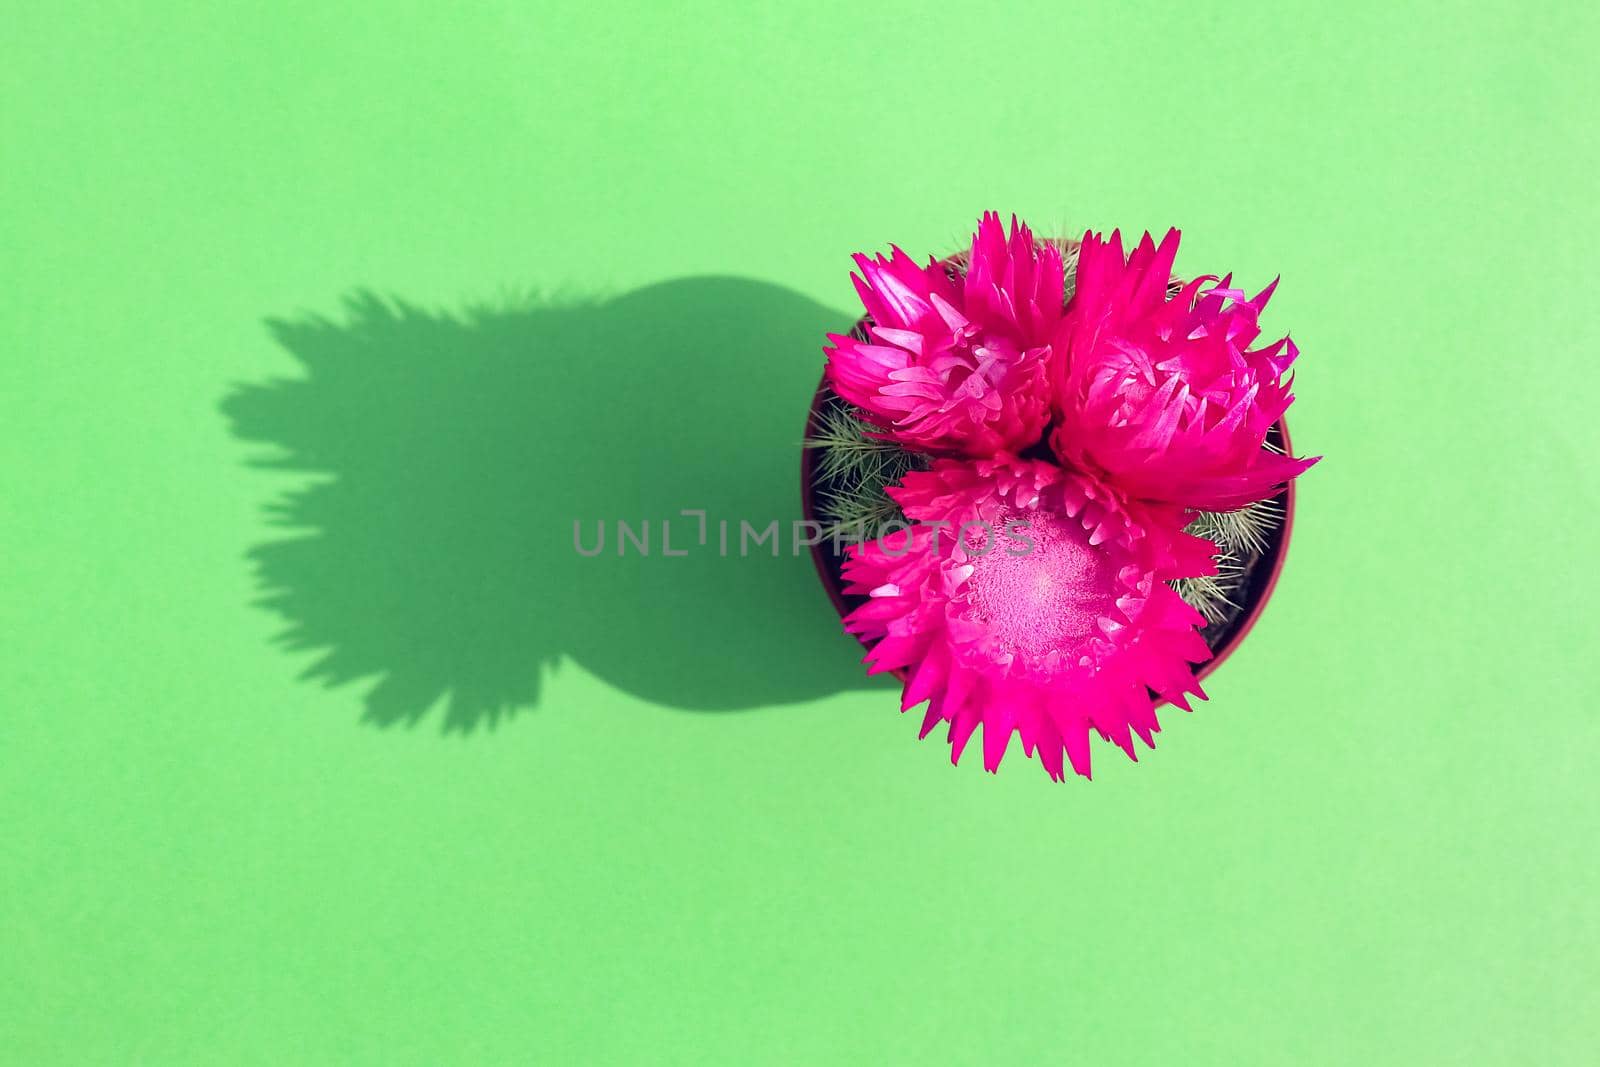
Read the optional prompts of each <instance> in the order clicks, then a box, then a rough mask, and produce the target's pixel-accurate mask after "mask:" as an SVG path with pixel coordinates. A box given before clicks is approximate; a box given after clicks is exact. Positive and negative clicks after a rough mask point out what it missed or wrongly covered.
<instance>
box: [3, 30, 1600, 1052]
mask: <svg viewBox="0 0 1600 1067" xmlns="http://www.w3.org/2000/svg"><path fill="white" fill-rule="evenodd" d="M644 6H645V5H627V6H625V5H620V4H618V5H607V4H604V3H601V4H595V3H588V4H581V5H571V6H565V5H562V6H556V5H539V4H535V5H531V6H530V5H513V4H508V3H497V4H484V5H476V4H474V5H454V4H439V3H436V2H414V3H405V4H388V5H382V6H379V5H372V4H355V5H349V4H339V5H334V4H326V3H314V2H295V3H280V4H274V5H269V6H268V7H264V8H262V9H261V10H247V9H246V7H245V6H244V5H238V6H236V7H235V8H234V9H233V10H231V11H230V10H225V6H224V5H219V6H216V7H214V8H213V7H212V6H211V5H198V4H196V5H188V4H170V3H169V4H165V5H156V4H135V3H99V4H93V5H82V7H81V9H80V10H72V9H70V7H71V5H63V4H23V3H19V2H11V3H6V4H4V8H5V11H4V15H3V18H0V21H3V22H4V24H5V25H6V30H5V32H4V34H3V37H0V101H3V104H0V294H3V296H0V405H3V418H0V560H3V561H4V564H3V566H4V575H5V578H4V587H3V592H0V681H3V690H0V692H3V697H0V700H3V705H4V714H3V715H0V842H3V843H4V851H5V862H4V865H3V874H0V984H3V988H4V990H5V992H4V994H3V995H0V1061H4V1062H6V1063H18V1064H54V1063H61V1064H92V1063H124V1062H142V1063H152V1064H188V1063H197V1064H212V1063H262V1064H286V1063H373V1064H404V1063H418V1064H443V1063H514V1062H549V1063H580V1062H595V1063H613V1062H615V1063H627V1062H637V1063H668V1062H683V1063H715V1062H730V1063H833V1062H838V1063H897V1062H919V1063H920V1062H934V1063H943V1062H950V1063H995V1062H1069V1063H1129V1064H1145V1063H1149V1064H1173V1063H1217V1064H1243V1063H1268V1064H1278V1063H1307V1064H1340V1065H1343V1064H1351V1063H1368V1062H1376V1063H1396V1064H1420V1063H1452V1062H1464V1063H1465V1062H1470V1063H1489V1064H1502V1063H1540V1064H1576V1063H1590V1062H1594V1059H1593V1057H1594V1055H1595V1050H1596V1048H1597V1047H1600V1042H1597V1038H1600V1024H1597V1023H1596V1019H1597V1018H1600V966H1597V963H1596V960H1597V958H1600V954H1597V952H1596V948H1597V941H1600V895H1597V890H1600V885H1597V876H1596V874H1597V861H1596V855H1595V842H1596V839H1597V831H1600V803H1597V796H1596V786H1595V781H1596V778H1595V761H1596V758H1597V757H1600V730H1597V725H1596V723H1597V719H1596V716H1595V713H1594V711H1593V707H1592V699H1591V694H1592V693H1593V692H1594V690H1595V688H1596V683H1597V682H1600V676H1597V675H1600V672H1597V668H1596V665H1595V658H1594V647H1595V640H1596V637H1597V636H1600V635H1597V633H1596V627H1595V624H1594V622H1593V616H1594V609H1593V604H1592V602H1593V600H1594V596H1595V594H1596V592H1597V591H1600V589H1597V582H1596V579H1595V568H1594V565H1593V559H1592V555H1593V552H1594V550H1595V546H1596V543H1597V537H1596V533H1597V530H1596V522H1595V518H1594V516H1595V508H1596V504H1597V499H1596V488H1597V476H1596V472H1595V460H1594V456H1595V454H1596V448H1597V446H1600V437H1597V432H1596V429H1595V426H1596V423H1595V420H1594V417H1593V412H1594V396H1593V389H1594V371H1593V366H1594V359H1595V352H1596V345H1597V342H1600V328H1597V326H1596V320H1595V318H1594V316H1593V308H1594V293H1595V291H1596V287H1595V283H1594V278H1595V247H1596V239H1597V237H1600V233H1597V226H1596V223H1597V221H1600V220H1597V213H1600V212H1597V207H1596V205H1597V200H1596V197H1595V196H1594V176H1595V174H1596V172H1597V166H1600V152H1597V133H1596V130H1597V127H1596V124H1595V122H1594V113H1593V101H1594V100H1595V99H1596V92H1597V90H1600V84H1597V80H1596V78H1595V75H1594V73H1593V69H1594V68H1593V66H1592V57H1593V55H1594V54H1595V53H1596V51H1597V49H1600V23H1597V18H1596V14H1595V11H1594V9H1593V8H1592V5H1579V4H1575V3H1568V4H1556V5H1546V6H1544V7H1543V8H1538V9H1529V8H1528V7H1526V6H1525V5H1520V4H1510V3H1504V4H1486V5H1485V4H1479V5H1471V6H1470V7H1468V6H1464V5H1456V4H1447V3H1436V4H1405V3H1399V4H1397V3H1394V2H1393V0H1385V2H1381V3H1357V4H1347V5H1342V6H1340V7H1339V8H1337V9H1336V10H1324V9H1320V8H1319V9H1313V8H1311V7H1305V8H1297V7H1296V6H1295V5H1276V6H1272V7H1263V8H1262V9H1260V10H1245V9H1240V8H1229V9H1212V8H1207V7H1205V6H1203V5H1194V4H1171V5H1154V4H1149V3H1135V4H1122V5H1111V4H1103V5H1095V6H1093V7H1085V8H1082V9H1080V10H1074V9H1073V7H1072V6H1071V5H1062V4H1060V3H1040V4H1022V5H1013V6H1006V5H999V6H996V5H976V6H972V7H971V9H970V11H967V12H965V13H963V14H960V15H951V14H946V13H942V11H943V9H942V8H941V7H940V6H939V5H928V4H893V5H889V4H875V5H861V4H858V3H854V2H850V3H834V2H826V3H807V4H795V5H788V6H785V7H783V8H774V9H772V10H769V11H765V12H756V11H752V10H750V9H749V6H748V5H737V4H728V5H720V4H710V5H706V4H693V3H691V4H675V5H664V6H660V7H659V8H658V9H655V10H640V8H643V7H644ZM862 7H871V8H872V10H871V11H863V10H861V8H862ZM208 8H209V9H208ZM991 207H992V208H996V209H999V210H1002V211H1006V212H1010V211H1018V212H1020V213H1022V214H1023V215H1024V216H1025V217H1027V218H1029V219H1031V220H1033V221H1034V222H1035V224H1036V225H1038V226H1039V227H1041V228H1043V229H1047V230H1063V229H1064V230H1067V231H1081V229H1082V228H1084V227H1086V226H1091V225H1092V226H1095V227H1099V228H1107V229H1108V228H1110V227H1112V226H1121V227H1123V228H1124V230H1128V229H1133V230H1142V229H1144V228H1146V227H1149V228H1153V229H1154V228H1164V227H1166V226H1168V225H1173V224H1176V225H1180V226H1182V227H1183V228H1184V230H1185V243H1184V248H1183V251H1182V253H1181V259H1180V267H1185V266H1187V267H1188V268H1190V269H1193V270H1217V269H1222V270H1228V269H1231V270H1234V271H1236V272H1237V274H1238V276H1239V277H1240V278H1241V279H1242V280H1244V281H1245V282H1246V283H1247V284H1252V285H1253V284H1259V283H1264V282H1266V281H1268V280H1270V278H1271V277H1272V276H1273V275H1274V274H1278V273H1280V272H1281V274H1282V276H1283V283H1282V285H1281V287H1280V289H1279V292H1278V295H1277V297H1276V298H1275V300H1274V303H1273V307H1272V309H1271V310H1270V312H1269V314H1268V320H1267V325H1268V328H1269V329H1277V330H1279V331H1282V330H1291V329H1292V332H1293V334H1294V336H1295V338H1296V340H1297V341H1298V342H1299V343H1300V344H1301V345H1302V347H1303V350H1304V355H1303V357H1302V360H1301V368H1300V376H1299V378H1298V389H1297V392H1298V394H1299V396H1300V402H1299V403H1298V404H1297V406H1296V408H1295V409H1294V412H1293V415H1292V425H1293V429H1294V434H1295V440H1296V443H1297V444H1298V445H1300V446H1302V447H1303V449H1305V450H1306V451H1308V452H1312V453H1322V454H1325V455H1326V456H1327V459H1326V460H1325V461H1324V462H1323V463H1322V464H1321V465H1320V466H1318V467H1317V468H1315V469H1314V470H1312V471H1311V472H1310V474H1309V475H1307V477H1306V478H1305V480H1304V483H1303V487H1302V495H1301V499H1300V510H1299V514H1298V517H1297V524H1296V529H1295V536H1294V543H1293V547H1292V550H1291V552H1290V559H1289V564H1288V568H1287V570H1286V572H1285V575H1284V578H1283V581H1282V583H1281V584H1280V586H1279V588H1278V593H1277V595H1276V597H1275V598H1274V600H1273V603H1272V605H1271V606H1270V608H1269V609H1268V611H1267V613H1266V615H1265V616H1264V619H1263V621H1262V623H1261V624H1260V625H1259V626H1258V627H1257V629H1256V630H1255V632H1254V633H1253V634H1252V635H1251V637H1250V638H1249V640H1248V641H1247V642H1246V643H1245V645H1244V646H1243V648H1242V649H1241V650H1240V651H1239V652H1238V653H1237V655H1236V657H1235V658H1234V659H1233V660H1231V661H1230V662H1229V663H1228V664H1227V666H1226V667H1225V668H1224V669H1223V670H1222V671H1221V672H1219V673H1218V674H1217V675H1216V676H1215V677H1214V679H1213V680H1212V682H1211V683H1210V684H1209V689H1210V691H1211V695H1212V700H1211V701H1210V702H1209V703H1207V704H1203V705H1201V706H1200V710H1199V711H1198V712H1196V713H1195V714H1194V715H1192V716H1191V715H1184V714H1181V713H1178V712H1172V711H1169V712H1167V713H1166V714H1165V716H1164V718H1165V722H1166V729H1165V731H1164V732H1163V733H1162V735H1161V738H1160V746H1159V748H1158V749H1157V750H1156V751H1154V752H1152V753H1148V754H1146V755H1143V756H1142V757H1141V759H1140V762H1139V763H1138V764H1137V765H1135V764H1130V763H1128V762H1127V761H1126V760H1124V759H1123V758H1122V757H1121V756H1120V755H1119V754H1117V753H1116V752H1115V751H1114V750H1111V749H1109V748H1108V747H1107V746H1100V747H1099V748H1097V750H1096V756H1097V773H1096V777H1095V781H1094V782H1093V783H1085V782H1082V781H1072V782H1068V783H1067V784H1066V785H1064V786H1058V785H1053V784H1052V783H1050V782H1049V781H1048V780H1047V779H1046V778H1045V776H1044V774H1043V773H1042V772H1041V771H1040V770H1039V768H1038V766H1037V764H1036V763H1033V762H1031V761H1028V760H1025V759H1023V758H1022V756H1021V753H1020V752H1019V751H1016V750H1015V749H1014V750H1013V752H1012V753H1011V755H1010V757H1009V758H1008V760H1007V762H1006V765H1005V766H1004V768H1003V769H1002V772H1001V773H1000V774H999V775H998V776H997V777H991V776H989V775H987V774H984V773H983V772H982V771H981V769H980V767H979V766H978V765H977V761H976V760H971V761H969V763H968V764H967V765H964V766H963V767H961V768H959V769H955V770H953V769H951V768H950V766H949V765H948V762H947V750H946V748H945V747H944V745H943V743H942V742H941V741H939V740H938V739H937V738H934V739H930V740H929V741H927V742H924V743H921V744H918V743H917V742H916V740H915V733H916V727H917V722H916V721H915V719H913V718H912V717H909V716H906V717H902V716H900V715H898V714H897V713H896V711H895V701H894V694H893V693H892V692H891V691H890V690H888V689H886V688H885V687H883V686H874V685H868V684H866V683H864V682H863V681H861V680H860V679H858V677H857V668H856V666H855V663H854V659H855V654H854V653H853V651H852V646H851V644H850V642H849V641H847V640H846V639H845V638H843V637H842V636H839V635H838V634H837V630H836V628H835V624H834V621H833V619H832V617H831V615H830V611H829V608H828V606H827V604H826V602H825V600H824V599H823V596H822V594H821V592H820V590H819V588H818V587H817V586H816V584H815V580H814V577H813V576H812V575H811V573H810V571H809V564H808V562H807V561H806V560H804V559H793V558H789V557H785V558H783V559H780V560H778V561H776V562H774V561H772V560H771V559H765V560H756V559H751V560H743V561H740V560H728V561H719V560H710V561H708V560H707V559H705V558H704V557H699V556H697V557H691V558H689V559H687V560H676V559H673V560H663V559H659V558H657V559H651V560H649V561H648V563H645V562H639V561H617V560H615V559H614V558H612V559H609V560H608V559H595V560H580V559H578V558H577V557H576V556H575V555H574V553H573V552H572V550H571V543H570V534H571V530H570V521H571V519H572V518H575V517H585V518H589V519H594V518H600V517H620V518H628V519H635V520H637V519H640V518H652V519H659V518H663V517H666V516H668V515H671V514H674V513H675V512H676V510H677V509H678V508H694V507H707V508H710V509H712V512H713V515H712V517H713V519H715V518H716V517H718V515H719V514H720V515H721V516H724V517H735V518H737V517H744V516H742V515H740V514H739V512H740V511H745V510H748V511H755V512H757V513H758V514H757V515H756V516H752V517H763V516H764V514H765V513H766V512H771V511H775V512H776V515H777V517H784V518H787V517H789V516H790V515H791V514H792V513H793V511H794V509H795V507H796V503H795V499H794V498H795V495H796V487H795V484H794V467H795V460H796V453H795V451H794V447H795V441H796V438H797V437H798V436H799V432H800V423H801V420H802V417H803V414H804V409H805V407H806V404H807V402H808V400H809V395H808V391H809V387H810V383H811V382H812V381H813V380H814V378H815V375H816V373H817V371H818V369H819V365H820V356H819V352H818V342H819V336H818V335H819V334H820V332H821V331H822V330H824V329H826V328H828V327H829V326H838V325H840V324H843V323H846V322H848V321H849V320H850V318H851V317H852V315H853V312H852V311H851V305H852V295H851V292H850V287H849V283H848V280H847V276H846V270H847V267H848V262H847V259H846V256H847V254H848V253H849V252H851V251H854V250H857V249H878V248H881V247H883V246H885V245H886V244H887V243H888V242H890V241H895V242H898V243H900V244H902V245H903V246H904V247H906V248H907V249H909V250H912V251H913V252H916V253H918V254H924V253H927V252H934V251H944V250H947V249H949V248H950V247H952V246H953V243H954V242H955V241H956V240H957V239H958V238H959V237H960V236H961V235H962V234H963V233H964V232H966V231H967V230H968V228H969V227H970V226H971V225H972V223H973V222H974V221H975V220H976V218H977V215H978V213H979V212H980V211H982V210H983V209H985V208H991ZM706 276H721V278H720V280H718V279H716V278H713V279H711V280H708V279H707V277H706ZM658 283H668V284H665V285H658ZM363 290H370V291H371V292H374V293H376V294H378V297H373V298H361V299H365V300H367V302H366V303H358V304H357V305H356V306H355V309H354V310H353V311H352V312H348V313H347V312H346V311H344V310H341V301H342V300H344V299H345V298H347V297H349V296H351V294H354V293H359V292H361V291H363ZM529 293H532V294H536V295H533V296H528V295H526V294H529ZM516 294H522V295H520V296H519V295H516ZM380 298H381V299H380ZM390 298H397V299H398V300H399V301H402V302H403V303H404V305H405V307H406V308H408V309H409V310H397V307H396V305H395V304H393V303H386V302H384V301H388V300H389V299H390ZM469 308H477V309H479V310H478V311H477V312H476V314H475V317H474V316H472V315H469V314H468V311H467V309H469ZM419 309H426V310H419ZM435 312H448V313H450V315H451V316H453V317H451V318H449V319H441V318H440V317H438V316H437V315H435V314H433V313H435ZM352 314H353V315H354V316H355V317H354V318H351V317H350V316H351V315H352ZM317 315H322V316H325V317H326V321H325V322H323V323H322V324H321V325H318V324H316V321H315V316H317ZM268 320H273V321H275V322H276V323H277V324H278V325H277V326H276V327H272V326H269V325H268ZM275 380H280V381H287V382H289V383H291V384H280V385H278V386H271V385H270V383H272V382H273V381H275ZM295 382H298V384H293V383H295ZM275 460H278V461H286V462H287V463H288V465H289V466H288V469H273V468H272V467H271V466H270V464H271V463H273V462H274V461H275ZM264 463H265V464H268V466H263V465H262V464H264ZM273 508H276V509H277V510H275V511H274V510H272V509H273ZM280 521H287V522H291V523H298V524H301V526H302V528H299V529H289V528H286V527H284V526H282V525H278V524H277V523H278V522H280ZM675 532H676V530H675ZM263 598H265V599H266V602H265V603H262V600H263ZM286 631H288V634H287V636H285V632H286Z"/></svg>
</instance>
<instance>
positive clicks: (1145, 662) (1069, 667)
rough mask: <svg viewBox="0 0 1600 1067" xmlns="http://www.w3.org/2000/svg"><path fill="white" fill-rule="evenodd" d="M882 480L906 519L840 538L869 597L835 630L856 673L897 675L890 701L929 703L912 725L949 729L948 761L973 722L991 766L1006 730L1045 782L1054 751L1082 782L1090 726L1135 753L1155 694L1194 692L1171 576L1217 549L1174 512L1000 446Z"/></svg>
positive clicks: (1193, 644) (1198, 570)
mask: <svg viewBox="0 0 1600 1067" xmlns="http://www.w3.org/2000/svg"><path fill="white" fill-rule="evenodd" d="M890 493H891V495H892V496H894V498H895V500H896V501H897V502H898V503H899V504H900V505H901V507H902V508H903V509H904V511H905V514H906V516H907V518H908V519H911V520H912V521H913V522H915V523H916V525H915V526H914V527H912V528H911V529H910V530H900V531H898V532H896V533H891V534H889V535H887V536H884V537H882V538H880V539H878V540H877V541H873V542H869V543H866V544H862V545H859V546H855V547H853V548H852V549H850V551H849V558H848V560H847V561H846V563H845V565H844V577H845V581H846V583H847V585H846V591H847V592H850V593H853V594H856V595H860V596H865V597H867V598H868V600H867V602H866V603H865V604H863V605H862V606H861V607H859V608H857V609H856V610H855V611H853V612H851V613H850V614H849V615H848V616H847V617H846V618H845V628H846V629H847V630H849V631H850V632H852V633H855V634H857V635H858V636H860V637H861V638H862V640H863V641H866V642H870V643H871V648H870V651H869V652H868V653H867V655H866V658H865V661H864V662H866V663H867V664H868V665H869V666H870V671H869V673H873V674H877V673H882V672H885V671H897V670H904V671H905V672H906V683H905V691H904V694H903V699H902V701H901V708H902V710H906V709H909V708H911V707H912V706H914V705H916V704H919V703H921V702H922V701H927V702H928V708H927V713H926V715H925V716H924V718H923V722H922V736H924V737H926V736H927V734H928V733H929V731H931V730H932V729H933V728H934V727H935V726H936V725H938V724H939V723H941V722H943V723H948V724H949V740H950V745H951V760H952V762H956V761H959V760H960V758H961V753H962V751H963V749H964V748H965V747H966V744H967V742H968V740H969V739H970V738H971V736H972V733H973V731H974V730H975V729H977V727H978V725H979V724H980V723H981V724H982V726H983V765H984V767H985V768H987V769H988V770H990V771H994V770H996V769H997V768H998V767H999V765H1000V760H1001V757H1002V756H1003V755H1004V754H1005V751H1006V747H1007V745H1008V744H1009V742H1010V738H1011V734H1012V732H1013V731H1015V732H1017V733H1018V734H1020V735H1021V738H1022V748H1023V751H1024V753H1026V754H1028V755H1030V756H1031V755H1033V754H1034V753H1038V756H1039V760H1040V762H1041V763H1042V764H1043V765H1044V769H1045V770H1046V771H1047V772H1048V773H1049V775H1050V777H1051V778H1053V779H1056V780H1057V781H1059V780H1061V779H1062V778H1063V777H1064V776H1065V771H1064V765H1063V759H1062V757H1063V755H1065V757H1066V760H1067V762H1070V764H1071V765H1072V768H1073V770H1075V771H1076V772H1077V773H1079V774H1081V775H1083V776H1085V777H1088V776H1089V770H1090V767H1089V732H1090V731H1091V730H1093V731H1094V732H1095V733H1098V734H1099V735H1100V736H1101V737H1102V738H1105V739H1107V740H1110V741H1112V742H1114V743H1116V744H1117V745H1118V746H1119V747H1120V748H1122V750H1123V751H1124V752H1126V753H1127V754H1128V755H1129V757H1131V758H1135V759H1136V758H1137V757H1136V756H1135V754H1134V746H1133V735H1135V734H1137V735H1138V736H1139V737H1140V738H1141V739H1142V740H1143V741H1144V743H1145V744H1146V745H1147V746H1153V745H1154V743H1155V740H1154V734H1155V733H1156V731H1157V730H1159V729H1160V725H1159V724H1158V723H1157V721H1156V714H1155V704H1154V700H1153V698H1152V696H1151V690H1154V691H1155V693H1157V694H1159V695H1160V696H1161V697H1163V698H1165V699H1166V700H1168V701H1170V702H1172V703H1173V704H1176V705H1177V706H1178V707H1181V708H1184V709H1185V710H1188V708H1189V704H1188V702H1187V695H1188V694H1193V695H1195V696H1199V697H1202V698H1203V697H1204V696H1205V694H1204V693H1203V692H1202V691H1201V688H1200V685H1199V683H1198V682H1197V681H1196V679H1195V677H1194V673H1193V668H1192V666H1191V665H1192V664H1196V663H1201V662H1204V661H1205V660H1206V659H1208V658H1210V655H1211V652H1210V650H1209V649H1208V648H1207V646H1206V643H1205V641H1204V640H1203V639H1202V638H1201V636H1200V634H1199V631H1198V629H1197V627H1198V626H1200V625H1201V624H1202V620H1201V618H1200V616H1199V614H1198V613H1197V612H1195V610H1194V609H1193V608H1191V607H1189V606H1188V605H1187V604H1185V603H1184V602H1183V601H1182V600H1181V599H1180V598H1179V597H1178V595H1177V594H1176V593H1174V592H1173V591H1172V589H1171V588H1170V587H1169V586H1168V585H1167V584H1166V582H1167V580H1168V579H1171V578H1176V577H1182V576H1192V575H1198V574H1211V573H1214V567H1215V565H1214V563H1213V560H1212V553H1213V551H1214V550H1215V546H1214V545H1213V544H1212V543H1211V542H1209V541H1206V540H1203V539H1201V538H1198V537H1193V536H1190V535H1188V534H1186V533H1183V532H1182V528H1181V524H1182V516H1181V514H1180V513H1179V512H1178V511H1177V510H1176V509H1164V510H1163V509H1152V508H1147V507H1145V506H1143V505H1137V504H1130V503H1129V502H1127V501H1126V500H1125V499H1123V498H1122V497H1120V495H1119V494H1117V493H1115V492H1114V491H1113V490H1111V489H1109V488H1108V487H1106V486H1104V485H1101V484H1098V483H1096V482H1095V481H1094V480H1093V479H1092V478H1088V477H1085V476H1083V475H1080V474H1078V473H1075V472H1072V471H1066V470H1063V469H1062V468H1060V467H1057V466H1056V465H1055V464H1052V463H1048V462H1044V461H1041V460H1032V459H1018V458H1015V457H1012V456H1001V457H999V458H996V459H994V460H975V461H973V460H952V459H945V460H939V461H937V462H936V463H935V464H934V466H933V468H932V469H931V470H928V471H923V472H913V473H911V474H908V475H906V476H905V478H904V479H903V482H902V485H901V487H899V488H896V489H892V490H890Z"/></svg>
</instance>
